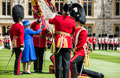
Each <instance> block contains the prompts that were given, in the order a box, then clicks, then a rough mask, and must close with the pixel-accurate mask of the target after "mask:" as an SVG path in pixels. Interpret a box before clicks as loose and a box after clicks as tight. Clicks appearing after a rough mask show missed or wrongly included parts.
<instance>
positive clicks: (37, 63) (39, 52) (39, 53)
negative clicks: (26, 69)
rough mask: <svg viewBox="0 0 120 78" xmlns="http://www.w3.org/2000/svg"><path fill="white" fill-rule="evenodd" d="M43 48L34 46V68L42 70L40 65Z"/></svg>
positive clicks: (41, 64)
mask: <svg viewBox="0 0 120 78" xmlns="http://www.w3.org/2000/svg"><path fill="white" fill-rule="evenodd" d="M44 51H45V48H39V47H35V53H36V57H37V60H35V61H34V70H35V71H39V72H42V66H43V54H44Z"/></svg>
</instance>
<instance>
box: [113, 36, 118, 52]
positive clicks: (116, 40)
mask: <svg viewBox="0 0 120 78" xmlns="http://www.w3.org/2000/svg"><path fill="white" fill-rule="evenodd" d="M117 46H118V37H117V34H115V35H114V50H117Z"/></svg>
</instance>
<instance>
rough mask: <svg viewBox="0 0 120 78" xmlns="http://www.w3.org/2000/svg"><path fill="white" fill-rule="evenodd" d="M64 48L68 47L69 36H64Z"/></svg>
mask: <svg viewBox="0 0 120 78" xmlns="http://www.w3.org/2000/svg"><path fill="white" fill-rule="evenodd" d="M64 48H68V42H67V38H64Z"/></svg>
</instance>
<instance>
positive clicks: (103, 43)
mask: <svg viewBox="0 0 120 78" xmlns="http://www.w3.org/2000/svg"><path fill="white" fill-rule="evenodd" d="M104 40H105V38H104V34H102V50H104V47H105V41H104Z"/></svg>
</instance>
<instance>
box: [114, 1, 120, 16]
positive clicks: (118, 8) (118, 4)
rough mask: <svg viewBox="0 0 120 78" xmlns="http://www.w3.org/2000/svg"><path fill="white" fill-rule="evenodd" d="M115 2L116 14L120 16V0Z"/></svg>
mask: <svg viewBox="0 0 120 78" xmlns="http://www.w3.org/2000/svg"><path fill="white" fill-rule="evenodd" d="M114 4H115V6H114V7H115V8H114V10H115V16H120V0H115V2H114Z"/></svg>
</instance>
